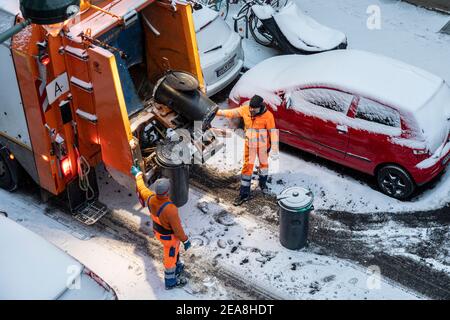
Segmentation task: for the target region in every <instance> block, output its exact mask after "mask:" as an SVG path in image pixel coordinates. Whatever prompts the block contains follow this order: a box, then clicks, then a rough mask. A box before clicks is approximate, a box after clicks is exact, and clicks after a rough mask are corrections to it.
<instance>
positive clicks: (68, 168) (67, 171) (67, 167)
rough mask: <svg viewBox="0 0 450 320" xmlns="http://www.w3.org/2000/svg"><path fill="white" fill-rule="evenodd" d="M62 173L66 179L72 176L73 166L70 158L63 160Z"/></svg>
mask: <svg viewBox="0 0 450 320" xmlns="http://www.w3.org/2000/svg"><path fill="white" fill-rule="evenodd" d="M61 171H62V173H63V175H64V177H69V176H70V175H71V174H72V165H71V164H70V159H69V158H68V157H67V158H64V159H62V160H61Z"/></svg>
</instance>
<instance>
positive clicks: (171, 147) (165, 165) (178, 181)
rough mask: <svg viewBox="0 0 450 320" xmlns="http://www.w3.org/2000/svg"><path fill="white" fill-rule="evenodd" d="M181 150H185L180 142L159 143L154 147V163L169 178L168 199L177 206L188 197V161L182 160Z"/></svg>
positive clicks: (183, 202)
mask: <svg viewBox="0 0 450 320" xmlns="http://www.w3.org/2000/svg"><path fill="white" fill-rule="evenodd" d="M181 151H184V152H187V151H186V150H185V148H183V145H182V143H177V142H171V141H170V142H167V141H165V142H164V143H161V144H159V145H158V146H157V148H156V158H155V160H156V163H157V164H158V166H159V167H160V169H161V175H162V176H163V177H165V178H167V179H169V180H170V199H171V200H172V202H173V203H174V204H175V205H176V206H177V207H182V206H184V205H185V204H186V203H187V202H188V199H189V163H186V162H185V161H184V159H183V158H184V156H183V155H182V154H181Z"/></svg>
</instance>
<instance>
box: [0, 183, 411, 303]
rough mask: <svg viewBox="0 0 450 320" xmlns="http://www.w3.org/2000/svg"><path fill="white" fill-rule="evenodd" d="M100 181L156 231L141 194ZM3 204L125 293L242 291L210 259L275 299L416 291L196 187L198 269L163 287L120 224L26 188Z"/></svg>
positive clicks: (175, 295) (112, 201) (191, 219)
mask: <svg viewBox="0 0 450 320" xmlns="http://www.w3.org/2000/svg"><path fill="white" fill-rule="evenodd" d="M106 183H108V184H106ZM101 184H102V185H103V186H104V187H105V188H104V189H103V191H104V192H105V193H103V195H102V200H103V201H108V203H109V206H110V208H111V209H113V210H114V213H113V216H115V218H114V219H123V220H127V221H128V223H129V224H131V225H134V226H135V227H137V229H140V230H141V232H142V233H143V234H146V233H148V234H150V231H149V230H150V228H149V226H148V223H147V222H148V221H149V217H148V215H147V213H146V212H145V210H146V209H142V208H140V205H139V203H138V201H136V199H135V197H134V196H133V197H129V196H128V191H126V190H124V189H122V187H120V186H118V185H117V184H115V182H114V181H112V180H111V179H110V178H108V177H107V176H106V175H105V176H103V179H102V182H101ZM119 193H120V196H119ZM199 202H200V203H202V202H206V203H208V210H205V209H204V211H206V213H204V212H203V211H202V210H200V209H199V208H198V203H199ZM0 210H3V211H6V212H7V213H8V214H9V217H10V218H11V219H13V220H15V221H17V222H19V223H20V224H22V225H24V226H25V227H27V228H29V229H30V230H32V231H34V232H36V233H38V234H40V235H41V236H43V237H44V238H46V239H47V240H49V241H50V242H52V243H54V244H55V245H56V246H58V247H60V248H61V249H63V250H64V251H66V252H68V253H69V254H71V255H72V256H74V257H75V258H76V259H78V260H79V261H80V262H82V263H83V264H85V265H86V266H88V267H89V268H91V269H92V270H94V271H95V272H96V273H97V274H98V275H99V276H100V277H102V278H103V279H105V280H106V281H107V282H108V283H109V284H110V285H111V286H112V287H113V288H114V289H115V290H116V291H117V294H118V296H119V298H121V299H204V298H209V299H217V298H233V297H236V295H235V294H233V288H232V287H231V288H230V287H225V286H224V285H223V283H222V281H221V280H220V279H221V278H222V279H223V277H220V275H219V277H217V274H214V273H211V274H208V273H206V274H205V273H201V274H196V270H201V269H202V267H203V266H204V265H205V264H207V263H211V264H213V265H216V267H217V269H216V270H217V272H223V273H224V274H232V275H234V277H236V276H239V277H241V279H243V281H244V282H245V283H246V285H247V286H248V287H252V286H257V287H259V288H260V289H261V290H266V291H268V292H270V293H271V295H272V296H273V297H277V298H291V299H331V298H334V299H336V298H338V299H415V298H417V297H418V295H416V294H414V293H413V292H410V291H408V290H405V289H403V288H401V287H400V286H398V285H396V284H393V283H392V282H390V281H387V280H386V279H384V278H382V277H381V278H379V277H377V276H375V277H373V276H372V277H371V274H370V272H368V271H367V270H365V269H363V268H361V267H358V266H357V265H355V264H353V263H351V262H349V261H345V260H341V259H337V258H333V257H327V256H324V255H323V254H320V248H318V247H316V246H311V247H310V248H308V249H304V250H302V251H290V250H287V249H284V248H282V247H281V246H280V244H279V242H278V237H277V234H276V233H275V232H273V230H270V229H268V228H267V227H265V226H264V225H261V224H259V223H257V222H256V221H255V220H254V219H252V218H251V217H249V216H246V215H239V216H236V215H234V214H231V212H232V210H233V209H232V208H230V207H229V206H227V205H226V204H221V203H216V201H215V200H214V199H212V198H210V197H209V196H206V195H204V194H202V193H200V192H199V191H197V190H195V189H194V190H192V191H191V193H190V201H189V203H188V204H187V205H186V206H184V207H183V208H182V209H181V216H182V220H183V222H184V224H185V226H186V228H187V230H188V233H189V234H190V236H191V238H192V242H193V243H194V247H193V249H192V250H191V251H190V252H188V253H186V254H185V255H184V256H185V260H186V262H187V265H188V269H187V270H188V272H189V273H192V274H194V276H193V277H192V278H191V283H190V285H189V286H188V287H187V288H186V290H181V289H177V290H174V291H165V290H164V289H163V282H162V278H161V276H162V269H161V264H160V262H159V261H155V260H153V259H152V258H151V257H150V255H149V254H147V253H146V252H145V250H142V248H140V247H139V246H138V245H137V243H130V242H129V241H124V240H123V239H121V237H120V236H119V235H118V234H117V230H108V228H104V229H102V228H96V227H85V226H82V225H80V224H79V223H78V222H76V221H75V220H73V219H72V218H70V217H69V216H68V215H67V214H65V213H61V212H58V210H55V209H49V208H48V207H47V206H46V205H45V204H38V203H37V201H36V199H35V198H33V197H31V196H30V195H24V194H21V193H14V194H9V193H7V192H5V191H0ZM227 210H228V211H227ZM153 249H154V248H153ZM316 252H317V253H316ZM378 279H380V282H379V281H378ZM378 283H379V285H378ZM371 288H372V289H371Z"/></svg>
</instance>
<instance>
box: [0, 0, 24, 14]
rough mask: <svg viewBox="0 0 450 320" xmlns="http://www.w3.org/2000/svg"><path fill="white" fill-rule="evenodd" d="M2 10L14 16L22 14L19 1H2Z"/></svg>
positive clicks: (0, 1)
mask: <svg viewBox="0 0 450 320" xmlns="http://www.w3.org/2000/svg"><path fill="white" fill-rule="evenodd" d="M0 9H1V10H3V11H6V12H8V13H11V14H13V15H17V14H19V13H20V4H19V0H0Z"/></svg>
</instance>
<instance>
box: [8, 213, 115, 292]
mask: <svg viewBox="0 0 450 320" xmlns="http://www.w3.org/2000/svg"><path fill="white" fill-rule="evenodd" d="M0 242H1V243H2V245H1V246H0V257H1V262H0V300H116V299H117V295H116V293H115V292H114V290H113V289H112V288H111V287H110V286H109V285H108V284H107V283H106V282H105V281H104V280H102V279H101V278H100V277H99V276H98V275H96V274H95V273H94V272H92V271H91V270H89V269H88V268H87V267H85V266H84V265H82V264H81V263H80V262H78V261H77V260H75V259H74V258H72V257H71V256H69V255H68V254H67V253H65V252H63V251H62V250H60V249H58V248H56V247H55V246H54V245H52V244H51V243H49V242H47V241H46V240H45V239H43V238H41V237H40V236H38V235H37V234H35V233H33V232H31V231H30V230H28V229H25V228H24V227H22V226H21V225H19V224H18V223H16V222H14V221H12V220H10V219H9V218H7V217H5V216H4V215H3V214H0Z"/></svg>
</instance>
